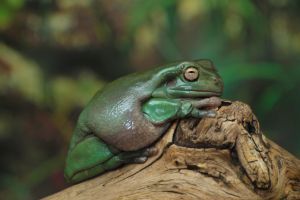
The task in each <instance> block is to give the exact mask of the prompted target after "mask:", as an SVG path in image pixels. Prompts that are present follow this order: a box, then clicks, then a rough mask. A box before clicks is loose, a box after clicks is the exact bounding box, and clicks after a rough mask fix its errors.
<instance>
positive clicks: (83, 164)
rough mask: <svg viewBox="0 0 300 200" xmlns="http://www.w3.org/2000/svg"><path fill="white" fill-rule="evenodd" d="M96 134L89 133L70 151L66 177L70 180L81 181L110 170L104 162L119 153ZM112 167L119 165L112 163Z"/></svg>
mask: <svg viewBox="0 0 300 200" xmlns="http://www.w3.org/2000/svg"><path fill="white" fill-rule="evenodd" d="M117 153H118V151H117V150H114V149H112V148H111V147H109V146H108V145H107V144H105V143H104V142H103V141H102V140H101V139H99V138H98V137H96V136H93V135H89V136H87V137H86V138H84V139H83V140H82V141H80V142H79V143H78V144H76V145H75V146H74V147H73V148H72V149H71V150H70V151H69V153H68V156H67V160H66V167H65V177H66V179H67V180H68V181H69V182H73V183H74V182H79V181H82V180H85V179H88V178H91V177H93V176H95V175H97V174H101V173H103V172H104V171H106V170H108V169H107V167H106V166H105V165H104V164H103V163H105V162H106V161H108V160H110V159H111V158H113V157H114V156H115V154H117ZM110 167H117V166H115V165H113V164H112V165H111V166H110Z"/></svg>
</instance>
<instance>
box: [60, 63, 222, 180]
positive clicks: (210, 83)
mask: <svg viewBox="0 0 300 200" xmlns="http://www.w3.org/2000/svg"><path fill="white" fill-rule="evenodd" d="M222 92H223V82H222V79H221V77H220V76H219V75H218V73H217V71H216V69H215V67H214V66H213V63H212V62H211V61H209V60H196V61H185V62H177V63H173V64H169V65H166V66H162V67H159V68H155V69H152V70H149V71H146V72H141V73H134V74H131V75H127V76H124V77H121V78H119V79H117V80H115V81H113V82H111V83H109V84H108V85H107V86H106V87H104V89H103V90H101V91H99V92H98V93H96V95H95V96H94V97H93V98H92V100H91V101H90V102H89V103H88V105H87V106H86V107H85V108H84V110H83V111H82V113H81V114H80V116H79V119H78V121H77V125H76V127H75V130H74V132H73V136H72V139H71V143H70V147H69V151H68V156H67V159H66V167H65V177H66V179H67V180H68V181H70V182H73V183H75V182H79V181H82V180H85V179H88V178H91V177H93V176H95V175H98V174H101V173H103V172H105V171H107V170H111V169H115V168H117V167H118V166H120V165H122V164H125V163H143V162H145V161H146V160H147V158H148V157H149V156H150V155H151V154H153V152H154V151H155V150H154V149H153V148H151V147H150V148H149V146H151V144H153V143H154V142H155V141H156V140H158V139H159V138H160V136H162V134H163V133H165V131H166V130H167V129H168V128H169V126H170V125H171V123H172V122H173V121H174V120H176V119H182V118H188V117H193V118H202V117H214V116H215V111H213V110H212V109H210V108H213V107H217V106H219V105H220V99H219V98H217V97H218V96H220V95H221V94H222Z"/></svg>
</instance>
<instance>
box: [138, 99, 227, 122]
mask: <svg viewBox="0 0 300 200" xmlns="http://www.w3.org/2000/svg"><path fill="white" fill-rule="evenodd" d="M220 104H221V100H220V99H219V98H217V97H210V98H206V99H202V100H181V99H163V98H152V99H150V100H149V101H147V102H145V103H144V104H143V106H142V110H143V113H144V116H145V117H146V118H147V119H148V120H150V121H151V122H152V123H154V124H164V123H168V122H171V121H173V120H175V119H182V118H187V117H194V118H203V117H215V115H216V112H215V111H214V110H209V108H215V107H218V106H219V105H220ZM201 108H205V109H203V110H201Z"/></svg>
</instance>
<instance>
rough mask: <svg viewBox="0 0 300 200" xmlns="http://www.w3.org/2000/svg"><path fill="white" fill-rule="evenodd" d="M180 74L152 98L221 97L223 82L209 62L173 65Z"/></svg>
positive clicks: (165, 84) (158, 89)
mask: <svg viewBox="0 0 300 200" xmlns="http://www.w3.org/2000/svg"><path fill="white" fill-rule="evenodd" d="M175 65H177V66H178V67H179V68H180V69H182V71H181V73H180V74H179V75H177V76H176V77H175V78H173V79H170V80H168V81H167V82H166V83H164V84H163V85H161V86H160V87H159V88H157V89H156V90H155V91H154V92H153V97H168V98H205V97H211V96H221V95H222V93H223V81H222V79H221V77H220V75H219V74H218V72H217V70H216V68H215V67H214V65H213V63H212V62H211V61H210V60H196V61H189V62H181V63H177V64H175Z"/></svg>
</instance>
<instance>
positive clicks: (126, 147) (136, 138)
mask: <svg viewBox="0 0 300 200" xmlns="http://www.w3.org/2000/svg"><path fill="white" fill-rule="evenodd" d="M121 119H124V120H120V119H119V118H118V119H116V121H117V122H118V123H115V126H113V127H109V126H105V124H103V126H102V128H100V130H99V132H98V134H97V135H98V136H99V137H100V138H101V139H103V140H104V141H105V142H107V143H108V144H110V145H112V146H114V147H116V148H118V149H119V150H122V151H134V150H138V149H142V148H144V147H147V146H149V145H151V144H152V143H153V142H155V141H156V140H157V139H158V138H159V137H160V136H161V135H163V134H164V133H165V132H166V130H167V129H168V128H169V127H170V123H165V124H161V125H154V124H152V123H151V122H150V121H149V120H147V119H146V118H145V117H144V115H143V114H142V113H141V112H140V111H139V112H130V113H126V117H125V116H122V118H121Z"/></svg>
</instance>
